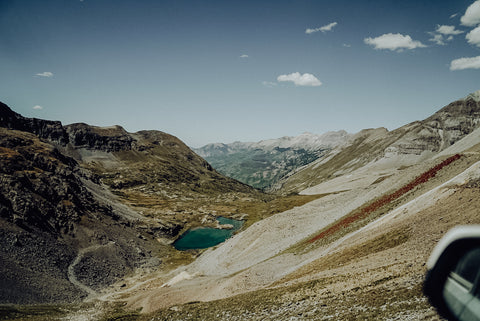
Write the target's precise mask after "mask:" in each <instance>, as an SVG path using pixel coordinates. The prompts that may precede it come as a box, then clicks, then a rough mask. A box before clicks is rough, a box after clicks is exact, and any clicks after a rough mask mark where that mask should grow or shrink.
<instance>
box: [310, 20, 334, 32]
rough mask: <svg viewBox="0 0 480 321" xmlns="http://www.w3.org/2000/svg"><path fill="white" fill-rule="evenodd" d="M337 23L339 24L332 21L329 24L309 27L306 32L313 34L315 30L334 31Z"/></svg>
mask: <svg viewBox="0 0 480 321" xmlns="http://www.w3.org/2000/svg"><path fill="white" fill-rule="evenodd" d="M336 25H338V23H337V22H332V23H329V24H328V25H325V26H323V27H320V28H315V29H310V28H308V29H307V30H305V33H306V34H311V33H314V32H319V31H321V32H323V33H325V32H327V31H332V29H333V27H335V26H336Z"/></svg>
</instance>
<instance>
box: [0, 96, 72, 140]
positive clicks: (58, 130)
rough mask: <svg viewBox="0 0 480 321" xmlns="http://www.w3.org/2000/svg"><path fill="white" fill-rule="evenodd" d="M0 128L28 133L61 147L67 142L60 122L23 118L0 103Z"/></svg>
mask: <svg viewBox="0 0 480 321" xmlns="http://www.w3.org/2000/svg"><path fill="white" fill-rule="evenodd" d="M0 127H4V128H9V129H16V130H19V131H24V132H29V133H32V134H35V135H37V136H38V137H40V138H43V139H47V140H49V141H51V142H55V143H59V144H62V145H64V144H66V143H67V142H68V136H67V133H66V132H65V129H64V128H63V126H62V123H61V122H59V121H50V120H43V119H37V118H26V117H23V116H22V115H20V114H18V113H16V112H14V111H12V110H11V109H10V108H9V107H8V106H7V105H5V104H4V103H2V102H0Z"/></svg>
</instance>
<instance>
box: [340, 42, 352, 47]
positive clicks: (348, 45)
mask: <svg viewBox="0 0 480 321" xmlns="http://www.w3.org/2000/svg"><path fill="white" fill-rule="evenodd" d="M342 46H344V47H345V48H350V47H351V46H352V45H350V44H348V43H344V44H343V45H342Z"/></svg>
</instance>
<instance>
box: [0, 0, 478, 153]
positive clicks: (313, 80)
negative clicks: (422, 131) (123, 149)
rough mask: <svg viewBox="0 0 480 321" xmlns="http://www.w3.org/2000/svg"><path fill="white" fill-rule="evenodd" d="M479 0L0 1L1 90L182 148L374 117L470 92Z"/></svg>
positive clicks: (387, 118)
mask: <svg viewBox="0 0 480 321" xmlns="http://www.w3.org/2000/svg"><path fill="white" fill-rule="evenodd" d="M479 26H480V0H477V1H473V0H468V1H464V0H447V1H438V0H405V1H398V0H395V1H393V0H392V1H390V0H376V1H375V0H370V1H346V0H338V1H327V0H296V1H283V0H275V1H260V0H257V1H248V0H244V1H228V0H223V1H200V0H198V1H195V0H192V1H181V0H177V1H173V0H172V1H170V0H161V1H158V0H156V1H149V0H83V1H80V0H43V1H38V0H0V101H3V102H4V103H7V104H8V105H9V106H11V107H12V108H13V109H14V110H15V111H17V112H19V113H21V114H23V115H25V116H28V117H37V118H45V119H53V120H60V121H62V122H63V123H64V124H69V123H74V122H85V123H89V124H92V125H97V126H108V125H113V124H118V125H121V126H123V127H124V128H125V129H127V130H128V131H132V132H134V131H138V130H142V129H156V130H161V131H164V132H167V133H170V134H173V135H175V136H177V137H179V138H180V139H182V140H183V141H184V142H186V143H187V144H188V145H190V146H193V147H199V146H202V145H204V144H207V143H211V142H225V143H229V142H233V141H236V140H240V141H258V140H261V139H269V138H277V137H281V136H295V135H299V134H301V133H303V132H306V131H308V132H313V133H318V134H320V133H323V132H326V131H330V130H339V129H345V130H347V131H349V132H357V131H359V130H361V129H363V128H372V127H382V126H383V127H387V128H388V129H389V130H392V129H395V128H397V127H400V126H402V125H404V124H406V123H409V122H411V121H415V120H419V119H423V118H426V117H427V116H429V115H430V114H432V113H434V112H435V111H437V110H438V109H440V108H441V107H443V106H445V105H446V104H448V103H449V102H451V101H453V100H456V99H458V98H461V97H464V96H466V95H467V94H468V93H470V92H473V91H476V90H479V89H480V27H479Z"/></svg>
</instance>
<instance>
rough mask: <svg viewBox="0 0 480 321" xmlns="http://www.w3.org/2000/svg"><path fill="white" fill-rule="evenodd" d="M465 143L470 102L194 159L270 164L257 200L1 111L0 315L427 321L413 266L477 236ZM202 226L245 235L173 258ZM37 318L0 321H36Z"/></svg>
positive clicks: (470, 137) (100, 134) (476, 170)
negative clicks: (398, 122)
mask: <svg viewBox="0 0 480 321" xmlns="http://www.w3.org/2000/svg"><path fill="white" fill-rule="evenodd" d="M479 127H480V91H477V92H475V93H473V94H470V95H468V96H466V97H465V98H462V99H459V100H456V101H454V102H452V103H450V104H448V105H446V106H445V107H443V108H441V109H440V110H439V111H438V112H436V113H434V114H433V115H432V116H430V117H428V118H426V119H424V120H419V121H415V122H412V123H410V124H407V125H405V126H402V127H400V128H398V129H395V130H392V131H388V130H387V129H385V128H376V129H365V130H362V131H360V132H358V133H355V134H347V133H346V132H344V131H340V132H333V133H328V134H325V135H320V136H317V135H313V134H303V135H300V136H299V137H296V138H292V137H284V138H281V139H279V140H269V141H263V142H259V143H238V142H237V143H233V144H212V145H207V146H205V147H204V148H202V151H199V153H201V154H202V155H204V157H205V158H207V159H208V158H209V157H219V158H220V159H222V157H224V158H223V160H224V162H225V167H226V168H228V166H231V167H232V168H235V166H237V167H238V166H240V165H239V164H242V161H239V158H240V155H242V153H243V156H242V157H243V158H244V162H246V163H248V162H249V161H253V160H255V159H256V158H254V157H253V156H251V155H252V153H253V154H254V153H255V151H256V152H257V153H258V154H257V156H258V157H260V156H261V157H263V158H264V159H265V160H266V161H268V162H270V163H269V164H263V163H262V166H264V167H262V166H259V165H256V166H252V168H250V169H249V170H250V172H251V173H256V172H258V173H260V172H262V173H264V172H267V175H265V176H266V177H267V178H268V179H271V178H273V179H271V180H270V181H269V182H268V184H269V185H268V186H269V188H270V190H272V191H275V193H273V194H272V193H269V194H268V193H264V192H261V191H259V190H258V189H255V188H253V187H251V186H249V185H247V184H245V183H241V182H239V181H237V180H235V179H232V178H227V177H225V176H223V175H222V174H220V173H219V172H217V171H216V170H215V169H214V168H215V166H214V165H213V164H212V165H210V163H209V162H207V161H206V160H204V159H203V158H201V157H200V156H201V155H200V156H199V155H197V154H195V153H194V152H193V151H192V150H190V149H189V148H188V147H187V146H186V145H185V144H183V143H182V142H181V141H180V140H179V139H177V138H175V137H173V136H171V135H168V134H166V133H163V132H158V131H141V132H137V133H128V132H127V131H125V130H124V129H123V128H121V127H120V126H112V127H95V126H90V125H86V124H72V125H66V126H64V125H62V124H61V123H60V122H55V121H46V120H39V119H31V118H25V117H23V116H21V115H19V114H17V113H15V112H13V111H12V110H11V109H10V108H9V107H7V106H6V105H4V104H0V159H1V163H0V166H1V168H0V242H1V244H2V247H1V248H0V261H1V262H2V264H0V303H3V304H6V303H9V304H29V303H36V304H38V303H44V304H48V305H49V306H50V307H52V308H51V309H52V310H50V311H53V312H52V313H54V314H56V315H57V316H58V319H64V320H65V319H74V320H77V319H78V320H80V319H102V318H103V319H112V318H116V319H119V318H120V319H125V320H151V319H158V320H179V319H184V320H199V319H200V320H247V319H248V320H269V319H272V320H273V319H275V320H291V319H315V320H331V319H337V320H354V319H362V320H392V319H406V320H436V319H438V315H437V314H436V312H435V311H434V310H433V308H432V307H431V306H430V305H429V304H428V301H427V300H426V298H425V297H424V296H423V294H422V291H421V289H422V282H423V278H424V274H425V272H426V267H425V262H426V260H427V258H428V256H429V254H430V253H431V251H432V249H433V247H434V246H435V244H436V242H438V240H439V239H440V238H441V237H442V236H443V235H444V234H445V232H446V231H448V230H449V229H450V228H452V227H453V226H456V225H459V224H480V216H479V215H478V207H479V206H480V197H478V196H479V195H480V128H479ZM283 149H284V150H283ZM252 151H253V152H252ZM299 151H301V152H299ZM282 153H283V154H282ZM289 153H290V154H289ZM215 155H217V156H215ZM235 155H237V156H235ZM272 155H273V156H272ZM228 156H231V157H232V160H233V161H232V163H231V164H230V163H227V162H226V160H227V159H228V158H227V157H228ZM275 157H278V160H277V162H278V164H281V165H278V164H277V163H274V162H272V161H271V159H272V158H275ZM289 157H290V158H291V159H293V160H292V164H293V165H291V166H290V165H288V164H289V163H288V159H289ZM282 162H283V163H282ZM260 163H261V162H260ZM299 164H302V165H299ZM277 165H278V169H279V171H280V170H283V172H282V173H281V174H278V172H277V173H276V174H275V175H277V174H278V175H277V176H275V175H274V174H271V175H270V174H268V173H269V171H275V170H276V167H275V166H277ZM245 167H247V166H245ZM267 168H268V171H267V170H266V169H267ZM245 173H246V171H245ZM252 175H253V174H252ZM269 175H270V176H269ZM257 182H259V183H262V182H261V181H258V180H257ZM262 184H263V185H262V186H264V187H265V186H267V181H263V183H262ZM218 216H225V217H229V218H236V219H243V220H245V224H244V226H243V228H242V229H241V230H240V231H239V232H238V233H237V234H235V235H234V236H233V237H232V238H230V239H228V240H227V241H225V242H224V243H221V244H219V245H217V246H215V247H212V248H209V249H206V250H189V251H177V250H175V249H174V247H173V246H172V242H173V241H174V240H176V239H177V238H178V237H179V236H180V235H181V234H182V233H183V232H185V231H187V230H191V229H195V228H198V227H216V226H217V224H216V218H217V217H218ZM81 302H95V304H94V305H92V304H90V305H89V304H88V303H86V305H83V304H82V303H81ZM64 303H69V304H70V306H68V307H66V306H64V305H62V306H61V307H62V308H59V307H60V306H59V304H64ZM72 304H73V305H72ZM42 309H44V308H30V307H25V306H14V307H10V306H7V307H4V306H2V305H0V315H2V316H3V315H5V316H7V317H8V318H10V319H15V318H17V319H19V320H20V319H22V318H23V317H24V315H25V314H28V313H30V314H29V315H33V314H34V317H35V318H34V319H38V320H48V319H49V318H52V316H51V315H49V316H46V317H44V316H42V315H41V311H43V310H42ZM29 311H30V312H29ZM32 311H33V312H32ZM39 311H40V312H39ZM138 311H141V313H139V312H138Z"/></svg>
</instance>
